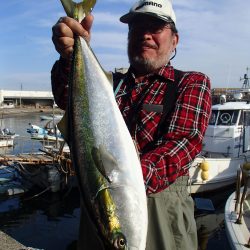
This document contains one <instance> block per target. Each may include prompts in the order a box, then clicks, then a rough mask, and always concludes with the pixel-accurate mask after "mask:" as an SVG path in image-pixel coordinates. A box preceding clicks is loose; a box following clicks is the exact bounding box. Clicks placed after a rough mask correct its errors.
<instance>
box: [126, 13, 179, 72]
mask: <svg viewBox="0 0 250 250" xmlns="http://www.w3.org/2000/svg"><path fill="white" fill-rule="evenodd" d="M178 38H179V37H178V34H174V33H173V32H172V30H171V27H170V24H167V23H166V22H164V21H162V20H160V19H157V18H154V17H151V16H148V15H140V16H138V17H135V18H134V20H133V21H132V22H131V23H130V24H129V33H128V57H129V61H130V64H131V66H133V67H134V68H135V69H136V71H137V72H138V73H150V72H152V71H155V70H157V69H159V68H160V67H162V66H164V65H166V64H167V63H168V62H169V58H170V56H171V54H172V52H173V51H174V49H175V47H176V45H177V43H178Z"/></svg>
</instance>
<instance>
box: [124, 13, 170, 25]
mask: <svg viewBox="0 0 250 250" xmlns="http://www.w3.org/2000/svg"><path fill="white" fill-rule="evenodd" d="M138 15H149V16H153V17H155V18H158V19H161V20H163V21H165V22H173V23H174V21H173V20H172V19H171V18H170V17H168V16H162V15H158V14H155V13H151V12H129V13H127V14H125V15H123V16H121V17H120V21H121V22H122V23H130V22H131V21H132V20H133V19H134V18H135V17H136V16H138Z"/></svg>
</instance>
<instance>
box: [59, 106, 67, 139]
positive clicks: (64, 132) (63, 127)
mask: <svg viewBox="0 0 250 250" xmlns="http://www.w3.org/2000/svg"><path fill="white" fill-rule="evenodd" d="M57 127H58V129H59V130H60V132H61V134H62V136H63V138H64V140H65V141H66V142H67V143H68V142H69V134H68V113H67V111H66V112H65V114H64V116H63V118H62V119H61V120H60V121H59V122H58V124H57Z"/></svg>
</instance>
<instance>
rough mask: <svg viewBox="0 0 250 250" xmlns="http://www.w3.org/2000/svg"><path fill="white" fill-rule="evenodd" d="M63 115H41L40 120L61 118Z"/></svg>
mask: <svg viewBox="0 0 250 250" xmlns="http://www.w3.org/2000/svg"><path fill="white" fill-rule="evenodd" d="M62 117H63V115H53V114H52V115H41V116H40V119H41V120H53V119H57V120H58V119H62Z"/></svg>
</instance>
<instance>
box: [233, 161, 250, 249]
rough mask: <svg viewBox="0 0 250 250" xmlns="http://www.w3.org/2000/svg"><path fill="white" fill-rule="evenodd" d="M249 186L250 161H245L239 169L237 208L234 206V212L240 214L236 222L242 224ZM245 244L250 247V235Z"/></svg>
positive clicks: (236, 193)
mask: <svg viewBox="0 0 250 250" xmlns="http://www.w3.org/2000/svg"><path fill="white" fill-rule="evenodd" d="M242 185H243V187H242ZM249 187H250V162H245V163H244V164H242V165H241V166H240V168H239V169H238V170H237V181H236V192H235V208H234V212H235V213H236V214H238V217H237V219H236V221H235V223H236V224H242V217H243V205H244V201H245V199H246V197H247V194H248V188H249ZM245 246H246V247H247V248H250V237H249V239H248V242H247V244H245Z"/></svg>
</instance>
